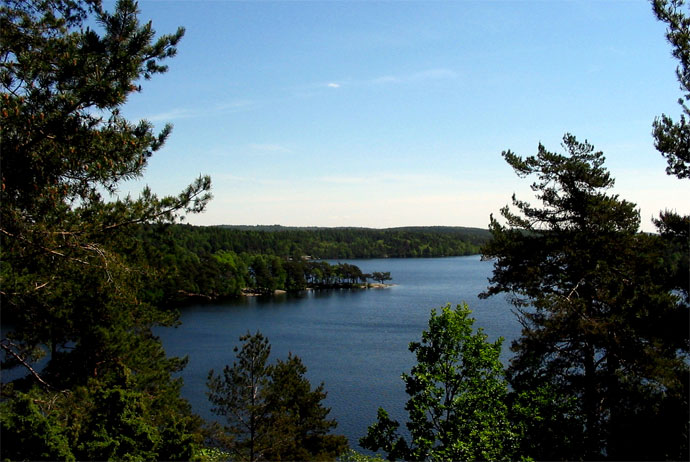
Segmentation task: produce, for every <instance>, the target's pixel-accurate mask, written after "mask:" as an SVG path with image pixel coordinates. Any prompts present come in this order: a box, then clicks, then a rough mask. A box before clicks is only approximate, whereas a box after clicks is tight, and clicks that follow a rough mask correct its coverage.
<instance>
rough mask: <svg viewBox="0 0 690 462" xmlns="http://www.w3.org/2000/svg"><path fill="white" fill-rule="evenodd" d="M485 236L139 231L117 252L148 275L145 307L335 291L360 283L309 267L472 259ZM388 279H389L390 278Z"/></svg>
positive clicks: (401, 231) (356, 276)
mask: <svg viewBox="0 0 690 462" xmlns="http://www.w3.org/2000/svg"><path fill="white" fill-rule="evenodd" d="M488 236H489V233H488V231H487V230H481V229H475V228H445V227H427V228H425V227H420V228H394V229H382V230H379V229H367V228H287V227H280V226H272V227H219V226H212V227H200V226H190V225H142V226H140V227H139V228H138V229H137V237H138V239H137V240H136V243H137V244H136V245H129V246H127V247H125V248H123V249H122V253H124V254H127V255H129V258H130V259H131V260H132V263H136V264H140V265H144V266H147V267H149V268H151V269H152V270H153V271H152V274H155V280H154V281H151V283H150V284H147V287H148V288H149V290H148V297H149V301H151V302H153V303H158V304H166V303H171V302H180V301H185V300H187V299H189V298H190V297H194V298H202V299H218V298H223V297H233V296H239V295H240V294H241V293H242V291H243V290H245V289H249V290H251V291H252V292H255V293H271V292H273V291H274V290H278V289H279V290H287V291H295V290H302V289H304V288H306V287H342V286H348V285H349V286H351V285H353V284H356V283H358V282H362V281H365V280H366V279H367V275H365V274H362V272H361V271H360V270H359V268H358V267H356V266H355V265H347V264H338V265H328V264H326V263H324V262H317V261H314V260H338V259H345V258H386V257H396V258H405V257H436V256H456V255H469V254H475V253H478V252H479V245H480V244H481V243H483V242H486V240H487V238H488ZM393 276H395V275H393Z"/></svg>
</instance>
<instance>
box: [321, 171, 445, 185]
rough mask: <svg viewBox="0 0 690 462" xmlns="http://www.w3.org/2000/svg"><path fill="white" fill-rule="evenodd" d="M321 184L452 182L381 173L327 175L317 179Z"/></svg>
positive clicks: (441, 178) (402, 174)
mask: <svg viewBox="0 0 690 462" xmlns="http://www.w3.org/2000/svg"><path fill="white" fill-rule="evenodd" d="M319 181H321V182H323V183H329V184H333V185H370V184H373V185H378V184H393V183H398V184H427V183H433V184H440V183H447V182H450V181H452V179H451V178H448V177H443V176H438V175H424V174H413V173H409V174H406V173H383V174H380V175H361V176H347V175H328V176H323V177H321V178H319Z"/></svg>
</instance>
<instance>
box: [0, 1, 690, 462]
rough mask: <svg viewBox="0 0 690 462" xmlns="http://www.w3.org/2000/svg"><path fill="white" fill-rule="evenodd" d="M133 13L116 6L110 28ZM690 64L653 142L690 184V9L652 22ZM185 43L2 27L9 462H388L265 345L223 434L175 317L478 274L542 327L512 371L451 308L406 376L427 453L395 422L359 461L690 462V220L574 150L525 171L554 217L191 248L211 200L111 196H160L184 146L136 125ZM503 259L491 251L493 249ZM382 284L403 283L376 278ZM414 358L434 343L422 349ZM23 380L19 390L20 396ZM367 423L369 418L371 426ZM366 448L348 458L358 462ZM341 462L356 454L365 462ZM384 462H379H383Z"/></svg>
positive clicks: (99, 28) (212, 381) (228, 404)
mask: <svg viewBox="0 0 690 462" xmlns="http://www.w3.org/2000/svg"><path fill="white" fill-rule="evenodd" d="M111 6H112V5H111ZM653 8H654V13H655V14H656V16H657V18H658V19H659V20H660V21H662V22H663V23H664V25H665V26H666V27H667V31H666V37H667V39H668V41H669V43H670V44H671V46H672V52H673V56H674V57H675V58H676V59H677V60H678V62H679V65H678V70H677V77H678V81H679V83H680V86H681V89H682V90H683V92H684V94H683V99H681V100H680V105H681V108H682V115H681V117H680V118H679V119H675V120H674V119H673V118H671V117H669V116H666V115H662V116H660V117H659V118H657V119H656V121H654V123H653V135H654V140H655V147H656V149H657V150H658V151H659V152H660V153H661V155H663V156H664V157H665V158H666V160H667V161H668V169H667V173H668V174H669V175H674V176H676V177H677V178H678V179H681V180H687V179H688V178H690V142H689V140H690V124H688V122H687V121H688V118H690V108H688V106H687V104H686V103H687V101H690V14H689V13H690V11H688V9H687V6H686V5H685V4H684V2H683V1H682V0H655V1H654V2H653ZM183 35H184V30H183V29H182V28H180V29H178V30H177V31H176V32H174V33H172V34H167V35H157V34H156V33H155V31H154V30H153V28H152V24H151V22H147V21H140V20H139V11H138V8H137V4H136V2H134V1H132V0H118V1H117V2H116V4H115V5H114V6H112V10H108V9H106V8H104V7H103V5H102V4H101V1H99V0H32V1H6V2H3V4H2V6H0V58H1V59H0V88H1V89H2V95H1V96H0V116H1V117H2V119H1V120H2V158H1V160H2V178H1V180H2V185H1V188H0V250H1V257H2V259H1V262H0V277H1V283H2V284H1V290H0V296H1V302H2V305H1V306H2V318H3V322H5V321H6V320H8V319H9V320H11V321H12V323H11V325H8V324H3V338H2V339H1V340H0V349H1V350H2V353H3V354H2V368H3V370H10V369H14V370H20V371H23V373H24V374H23V376H21V377H20V378H18V379H16V380H12V381H7V382H3V383H2V389H1V394H0V428H1V431H2V434H1V438H2V446H1V448H0V450H1V454H0V458H2V459H3V460H70V461H73V460H201V461H215V460H238V461H239V460H247V461H252V462H254V461H259V460H334V459H336V458H338V457H341V460H367V459H370V457H369V456H365V455H362V454H356V453H349V455H347V453H345V451H346V448H347V445H348V442H347V441H346V440H345V438H344V437H343V436H341V435H337V434H335V433H334V430H335V431H337V422H335V421H334V420H332V419H329V418H328V414H329V409H328V408H326V407H324V405H323V403H322V401H323V399H324V398H325V396H326V391H325V389H324V385H323V384H321V385H319V386H317V387H312V385H311V384H310V383H309V381H308V380H307V378H306V375H305V374H306V370H307V369H306V365H305V364H303V363H302V361H301V359H299V357H297V356H294V355H292V354H290V355H288V357H287V358H280V359H277V360H276V361H273V360H272V359H270V352H271V348H270V343H269V341H268V339H267V338H266V337H264V336H263V335H262V334H261V333H259V332H257V333H254V334H252V333H248V334H247V335H245V336H243V337H241V338H240V339H239V340H240V342H241V344H240V345H239V346H237V347H235V349H234V350H233V351H234V352H235V353H236V355H235V357H236V361H235V362H233V364H232V365H230V364H228V365H226V366H225V367H224V368H223V369H222V371H214V370H211V371H209V374H208V380H207V387H208V393H207V396H208V398H209V400H210V402H211V404H212V405H213V412H214V413H216V414H217V415H218V416H220V417H222V418H223V419H224V420H223V422H222V423H210V422H203V421H202V419H201V418H200V417H199V416H197V415H195V414H194V413H193V412H192V410H191V406H190V404H189V403H188V402H187V401H186V400H185V399H183V398H182V396H181V393H180V390H181V387H182V382H181V379H179V376H178V375H177V374H178V373H179V372H180V371H181V370H182V369H183V368H184V366H185V363H186V360H185V359H183V358H171V357H168V356H167V355H166V352H165V351H164V349H163V346H162V343H161V341H160V339H159V338H158V337H156V336H155V335H154V334H153V328H154V327H157V326H172V325H175V323H176V322H177V314H176V312H175V311H174V310H170V309H164V308H163V306H164V305H165V302H168V301H170V300H174V299H175V298H176V297H185V296H188V295H190V294H197V295H201V296H204V297H218V296H224V295H235V294H238V293H239V292H240V291H241V289H242V288H245V287H250V288H254V289H256V290H257V291H259V292H266V291H271V290H274V289H275V288H278V287H280V286H283V287H286V288H290V289H300V288H302V287H305V286H306V285H308V284H313V285H316V286H318V285H321V284H322V285H333V284H336V285H337V284H355V283H357V282H358V281H361V280H362V278H365V279H368V278H369V277H368V276H366V275H363V274H361V271H358V268H356V267H354V266H353V265H345V264H336V265H331V264H326V263H323V262H322V261H320V260H315V259H335V260H337V259H342V258H354V257H425V256H441V255H448V256H449V255H461V254H468V253H475V252H476V251H477V246H478V245H481V246H482V247H481V253H482V255H483V256H484V257H486V258H488V259H491V260H492V261H493V262H494V271H493V275H492V277H491V279H490V281H489V286H488V287H487V288H486V290H485V291H484V292H483V293H482V294H481V296H482V297H491V296H495V295H498V294H507V295H508V296H509V297H510V300H511V302H512V303H513V305H514V312H515V313H516V315H517V316H518V318H519V320H520V322H521V324H522V327H523V330H522V334H521V336H520V338H518V339H517V340H516V341H515V342H514V343H513V344H512V345H511V349H512V351H513V353H514V357H513V359H512V360H511V362H510V364H509V365H508V367H504V365H503V364H502V363H501V362H500V353H501V349H502V343H501V340H500V339H499V340H497V341H495V342H493V343H489V342H488V341H487V336H486V334H484V333H483V331H482V330H481V328H477V329H475V328H474V326H473V322H474V321H473V320H472V318H471V316H470V314H471V311H470V308H469V307H467V306H465V305H458V306H457V308H455V309H453V308H451V307H450V306H446V307H442V308H441V310H440V311H434V312H432V314H431V317H430V319H429V327H428V329H427V330H425V331H424V332H422V334H421V339H420V341H417V342H412V343H410V346H409V349H410V351H411V352H412V353H413V354H414V355H415V357H416V364H415V365H414V366H413V367H412V369H411V371H410V372H409V374H403V376H402V379H403V381H404V382H405V390H406V392H407V393H408V395H409V396H410V398H409V401H408V402H407V404H406V406H405V409H406V410H407V411H408V413H409V419H408V421H407V422H406V427H407V431H402V432H401V431H399V429H400V426H401V424H400V423H399V422H397V421H395V420H392V419H391V418H390V417H389V415H388V413H387V412H386V411H385V410H384V409H380V410H379V412H378V416H377V421H376V422H374V423H373V424H372V425H371V427H369V430H368V432H367V434H366V435H363V436H362V438H361V440H360V445H361V446H362V447H364V448H368V449H370V450H372V451H380V452H382V453H385V454H386V456H387V457H388V458H389V459H390V460H518V459H521V460H688V459H689V458H690V448H689V436H690V416H689V413H690V404H689V403H688V400H689V397H690V360H689V358H690V334H689V332H688V330H689V326H690V287H688V282H689V276H690V272H689V271H690V270H689V264H688V262H689V260H690V217H689V216H680V215H678V214H676V213H674V212H671V211H665V212H661V213H660V215H659V218H658V219H657V220H655V225H656V227H657V233H655V234H648V233H642V232H640V214H639V211H638V210H637V209H636V206H635V204H633V203H630V202H628V201H626V200H624V199H622V198H620V197H619V196H618V195H615V194H612V193H611V188H612V187H613V185H614V179H613V178H612V177H611V175H610V173H609V172H608V170H607V169H606V168H605V167H604V163H605V158H604V154H603V153H602V152H600V151H596V150H595V149H594V146H593V145H592V144H590V143H589V142H587V141H579V140H578V139H577V138H576V137H575V136H573V135H570V134H566V135H565V136H564V137H563V145H562V146H563V149H564V152H563V153H558V152H552V151H549V150H547V149H546V147H544V146H543V145H541V144H540V145H539V146H538V148H537V153H536V154H535V155H531V156H526V157H525V156H520V155H517V154H515V153H513V152H512V151H504V152H503V157H504V159H505V161H506V162H507V163H508V164H509V165H510V167H512V168H513V170H514V171H515V173H516V175H518V176H519V177H521V178H526V177H530V178H532V179H534V181H533V183H531V188H532V191H533V192H534V193H535V196H536V202H535V203H534V204H532V203H530V202H526V201H524V200H521V199H518V198H517V197H515V196H514V197H513V201H512V205H509V206H506V207H504V208H503V209H502V210H501V219H500V220H499V219H497V218H494V217H493V216H492V217H491V219H490V229H489V232H490V236H487V234H486V232H485V231H481V230H473V229H452V228H450V229H449V228H438V229H414V228H400V229H390V230H369V229H350V228H344V229H291V228H285V229H283V228H274V229H270V228H269V229H263V228H253V227H246V228H235V229H233V228H223V227H209V228H202V227H191V226H180V225H179V223H180V222H181V221H182V219H183V218H184V217H185V216H186V215H188V214H193V213H198V212H201V211H203V210H204V208H205V206H206V204H207V203H208V201H209V200H210V199H211V196H210V189H211V180H210V178H209V177H205V176H201V177H199V178H197V179H195V180H193V181H192V183H191V184H190V185H189V186H188V187H186V188H185V189H183V190H182V191H181V192H180V193H179V194H178V195H176V196H166V197H159V196H157V195H156V194H154V193H153V192H152V191H150V190H149V189H148V188H147V189H145V190H144V191H143V192H142V194H141V195H140V196H139V197H138V198H137V199H133V198H131V197H126V198H117V197H116V196H115V195H111V194H109V193H114V192H115V191H117V190H118V187H119V186H120V185H121V184H122V183H123V182H124V181H127V180H131V179H136V178H141V177H142V176H143V174H144V171H145V168H146V166H147V163H148V160H149V158H150V157H151V156H152V155H153V154H154V153H156V152H157V151H158V150H159V149H160V148H161V147H162V146H163V144H164V143H165V141H166V139H167V137H168V136H169V135H170V132H171V127H170V126H166V127H165V128H164V129H163V130H162V131H161V132H155V131H154V127H153V125H152V124H150V123H149V122H146V121H139V122H134V123H133V122H130V121H129V120H127V119H125V118H124V117H123V116H122V114H121V112H120V109H121V107H122V106H123V105H124V104H125V103H126V101H127V98H128V96H129V95H131V94H132V93H135V92H139V91H141V85H140V83H143V82H144V81H145V80H148V79H150V78H152V77H154V76H156V75H158V74H162V73H164V72H165V71H166V70H167V66H166V64H165V63H167V61H168V59H169V58H171V57H173V56H174V55H175V53H176V51H177V45H178V43H179V42H180V40H181V39H182V37H183ZM487 238H488V240H487ZM370 277H371V278H372V279H374V280H379V281H385V280H387V279H388V278H389V277H390V275H388V274H385V273H379V274H372V275H371V276H370ZM411 340H412V339H411ZM20 375H21V374H20ZM354 404H355V405H356V403H354ZM352 443H354V442H350V444H352ZM344 454H345V455H344ZM374 459H375V458H374Z"/></svg>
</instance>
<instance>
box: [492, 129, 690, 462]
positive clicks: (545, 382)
mask: <svg viewBox="0 0 690 462" xmlns="http://www.w3.org/2000/svg"><path fill="white" fill-rule="evenodd" d="M563 141H564V142H563V147H564V149H565V151H566V153H565V154H556V153H552V152H549V151H547V150H546V149H545V148H544V147H543V146H541V145H540V146H539V150H538V153H537V155H536V156H530V157H527V158H524V159H523V158H521V157H519V156H517V155H515V154H514V153H512V152H510V151H506V152H504V153H503V156H504V157H505V159H506V161H507V162H508V163H509V164H510V165H511V166H512V167H513V169H514V170H515V171H516V173H517V174H518V175H519V176H529V175H534V176H536V177H537V181H535V182H534V183H533V184H532V190H533V191H535V193H536V197H537V199H538V200H539V201H541V203H542V206H541V207H535V206H532V205H531V204H530V203H528V202H525V201H521V200H518V199H517V198H515V197H513V205H514V207H515V208H516V209H517V212H514V211H512V210H511V209H510V208H509V207H505V208H503V209H502V210H501V214H502V215H503V219H504V220H505V222H506V224H505V225H503V224H501V223H499V221H498V220H496V219H495V218H494V217H493V216H492V218H491V232H492V235H493V238H492V240H491V241H490V242H489V243H488V244H487V245H486V246H485V247H484V249H483V254H484V256H485V257H489V258H494V259H496V260H495V263H494V273H493V276H492V278H491V279H490V282H491V286H490V287H489V288H488V290H487V291H486V292H485V293H484V294H483V296H490V295H495V294H498V293H502V292H507V293H509V294H511V296H512V302H513V304H514V305H515V307H516V310H517V312H518V314H519V318H520V321H521V323H522V325H523V332H522V337H520V338H519V339H518V340H517V341H516V342H515V343H514V344H513V346H512V348H513V350H514V351H515V353H516V355H515V358H514V359H513V361H512V363H511V366H510V368H509V371H508V372H509V379H510V381H511V385H512V386H513V388H514V389H515V390H516V392H518V393H519V392H527V391H529V390H535V389H538V388H540V387H544V386H548V387H550V388H551V389H553V390H554V391H555V392H556V393H557V394H558V395H559V396H562V397H566V398H567V397H570V398H573V399H574V400H575V403H576V405H577V412H576V414H575V416H576V417H577V418H578V419H579V420H580V422H581V425H580V428H579V430H578V431H574V430H573V427H572V423H573V420H570V421H569V424H568V425H566V423H565V422H564V423H563V428H566V426H567V427H568V428H569V430H568V432H569V433H570V437H571V438H574V439H575V441H577V440H578V439H581V440H582V441H583V445H582V447H581V450H582V452H581V453H579V454H577V453H575V454H566V455H563V457H573V458H585V459H599V458H603V457H614V458H640V457H642V458H659V459H663V458H668V457H670V458H675V457H681V458H682V457H683V456H684V455H685V454H684V451H685V452H687V441H685V443H683V434H685V435H687V421H688V419H687V405H686V406H685V411H679V412H677V413H674V414H673V415H663V414H662V413H661V411H660V409H661V408H667V407H668V408H672V407H674V406H681V407H679V409H682V403H683V401H685V402H687V396H685V398H684V395H687V393H686V391H687V372H688V366H687V364H688V363H687V357H688V343H687V339H688V335H687V326H688V306H687V305H686V304H684V303H683V301H682V297H681V296H679V294H678V293H677V292H674V291H673V290H672V286H671V280H670V278H669V277H668V271H667V269H666V268H665V265H664V260H663V258H662V255H663V251H664V245H663V243H662V242H661V241H660V239H659V238H658V237H654V236H647V235H643V234H638V226H639V216H638V212H637V211H636V210H635V206H634V204H631V203H629V202H627V201H625V200H621V199H619V198H618V196H616V195H609V194H607V192H606V191H607V190H608V189H609V188H611V187H612V186H613V183H614V180H613V179H612V178H611V177H610V175H609V173H608V172H607V171H606V169H605V168H604V167H603V163H604V156H603V154H602V153H601V152H596V151H595V150H594V148H593V146H591V145H590V144H588V143H587V142H584V143H581V142H578V141H577V140H576V139H575V137H573V136H572V135H566V136H565V137H564V140H563ZM683 414H685V415H684V416H683ZM569 417H572V416H569ZM631 422H636V424H638V425H637V427H631V426H630V423H631ZM640 432H642V433H646V434H648V435H649V434H655V435H660V436H663V438H661V439H660V440H657V441H658V443H650V439H649V438H644V439H642V438H639V437H638V436H637V435H639V434H640ZM578 433H580V434H581V436H578ZM662 434H663V435H662ZM532 435H533V436H535V437H537V438H538V439H539V438H540V439H541V442H540V443H539V445H540V446H541V449H538V451H543V452H541V453H540V452H537V453H536V454H529V455H531V456H533V457H537V458H542V457H545V456H544V454H550V453H551V452H550V451H551V450H552V448H553V446H554V445H559V444H561V442H560V441H559V440H560V439H562V435H563V433H562V432H556V433H555V434H554V435H553V439H552V440H551V441H546V440H545V438H544V436H545V435H543V434H534V433H533V434H532Z"/></svg>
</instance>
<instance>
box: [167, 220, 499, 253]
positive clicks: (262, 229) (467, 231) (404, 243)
mask: <svg viewBox="0 0 690 462" xmlns="http://www.w3.org/2000/svg"><path fill="white" fill-rule="evenodd" d="M167 232H168V234H169V236H171V237H172V238H173V239H175V240H176V241H177V243H178V244H179V245H181V246H183V247H185V248H186V249H188V250H190V251H192V252H194V253H197V254H199V253H202V252H210V253H215V252H218V251H220V250H230V251H233V252H235V253H242V252H247V253H252V254H264V255H277V256H280V257H302V256H309V257H312V258H314V259H331V260H332V259H339V258H417V257H447V256H459V255H473V254H478V253H479V248H480V246H481V245H482V244H484V243H485V242H487V241H488V239H489V237H490V235H489V231H488V230H486V229H478V228H460V227H411V228H388V229H371V228H292V227H282V226H212V227H200V226H190V225H176V226H171V227H169V229H168V230H167Z"/></svg>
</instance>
